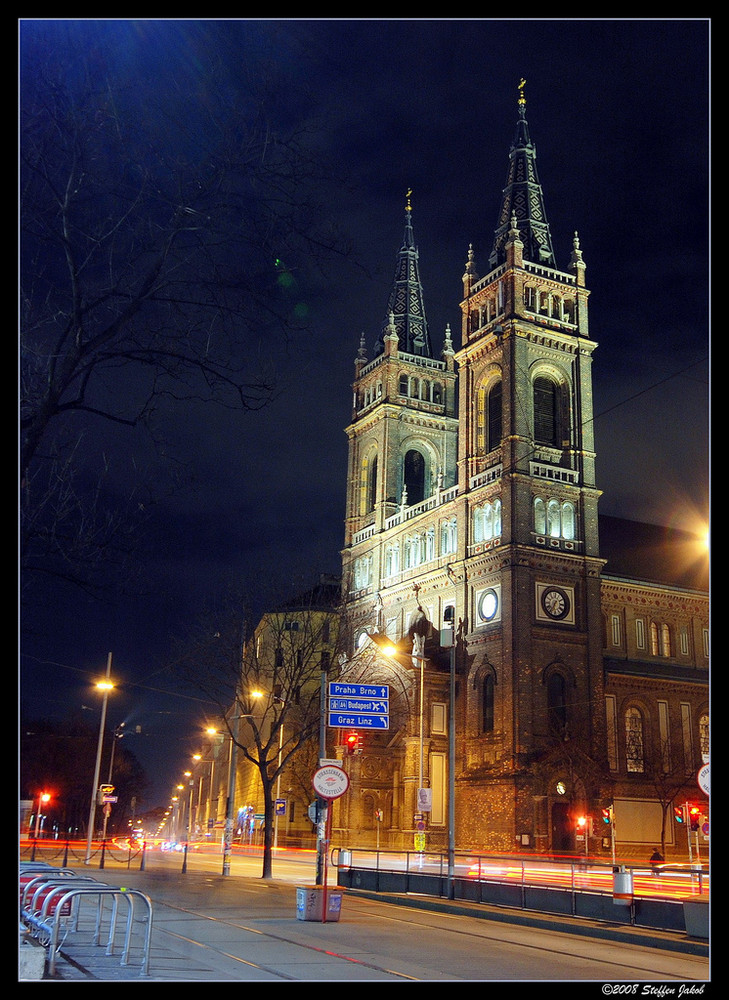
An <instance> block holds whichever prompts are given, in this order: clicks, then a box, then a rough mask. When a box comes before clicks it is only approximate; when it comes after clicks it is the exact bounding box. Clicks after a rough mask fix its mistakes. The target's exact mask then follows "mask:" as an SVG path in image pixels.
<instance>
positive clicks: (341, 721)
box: [327, 712, 390, 729]
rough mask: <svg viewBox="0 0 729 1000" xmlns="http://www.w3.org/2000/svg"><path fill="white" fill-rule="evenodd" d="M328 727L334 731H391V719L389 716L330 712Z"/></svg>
mask: <svg viewBox="0 0 729 1000" xmlns="http://www.w3.org/2000/svg"><path fill="white" fill-rule="evenodd" d="M327 725H328V726H329V727H330V728H332V729H389V728H390V718H389V716H387V715H356V714H352V713H344V712H330V713H329V719H328V722H327Z"/></svg>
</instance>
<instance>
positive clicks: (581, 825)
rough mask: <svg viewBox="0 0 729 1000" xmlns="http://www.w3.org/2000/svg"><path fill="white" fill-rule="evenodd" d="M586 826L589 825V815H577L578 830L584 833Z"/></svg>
mask: <svg viewBox="0 0 729 1000" xmlns="http://www.w3.org/2000/svg"><path fill="white" fill-rule="evenodd" d="M586 826H587V817H586V816H578V817H577V832H578V833H584V831H585V827H586Z"/></svg>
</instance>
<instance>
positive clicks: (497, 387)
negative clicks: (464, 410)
mask: <svg viewBox="0 0 729 1000" xmlns="http://www.w3.org/2000/svg"><path fill="white" fill-rule="evenodd" d="M476 408H477V409H476V451H477V452H478V453H479V454H480V455H484V454H488V453H489V452H491V451H493V450H494V449H495V448H498V447H499V446H500V444H501V436H502V416H501V381H500V380H499V381H498V382H494V383H493V384H492V385H491V386H490V387H489V388H485V387H481V388H480V389H479V390H478V393H477V396H476Z"/></svg>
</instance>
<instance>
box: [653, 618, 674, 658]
mask: <svg viewBox="0 0 729 1000" xmlns="http://www.w3.org/2000/svg"><path fill="white" fill-rule="evenodd" d="M650 632H651V655H653V656H670V655H671V629H670V628H669V626H668V625H667V624H666V623H665V622H663V623H659V622H655V621H652V622H651V625H650Z"/></svg>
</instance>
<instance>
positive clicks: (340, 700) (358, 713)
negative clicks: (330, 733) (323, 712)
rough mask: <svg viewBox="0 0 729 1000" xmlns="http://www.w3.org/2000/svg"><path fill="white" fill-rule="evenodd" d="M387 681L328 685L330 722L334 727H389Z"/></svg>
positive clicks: (388, 690) (388, 691) (333, 683)
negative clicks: (385, 682) (382, 682)
mask: <svg viewBox="0 0 729 1000" xmlns="http://www.w3.org/2000/svg"><path fill="white" fill-rule="evenodd" d="M389 712H390V689H389V687H388V685H387V684H342V683H340V682H336V681H334V682H332V683H330V685H329V721H328V724H329V726H330V727H331V728H333V729H389V728H390V718H389Z"/></svg>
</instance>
